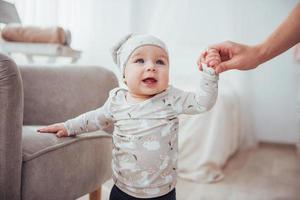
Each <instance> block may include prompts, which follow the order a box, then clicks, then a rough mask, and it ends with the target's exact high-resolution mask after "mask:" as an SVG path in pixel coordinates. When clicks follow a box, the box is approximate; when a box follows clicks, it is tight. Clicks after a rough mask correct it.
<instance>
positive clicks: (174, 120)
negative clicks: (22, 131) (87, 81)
mask: <svg viewBox="0 0 300 200" xmlns="http://www.w3.org/2000/svg"><path fill="white" fill-rule="evenodd" d="M210 55H212V56H210V59H211V60H214V59H213V58H214V56H213V55H218V53H216V52H213V51H212V52H211V53H210ZM113 58H114V61H115V63H116V64H117V65H118V67H119V68H120V69H121V72H122V74H123V78H124V83H125V84H126V86H127V89H125V88H120V87H118V88H115V89H113V90H112V91H110V94H109V97H108V99H107V101H106V103H105V104H104V105H103V106H102V107H100V108H98V109H96V110H93V111H90V112H87V113H84V114H82V115H80V116H78V117H76V118H74V119H70V120H68V121H66V122H64V123H60V124H54V125H50V126H47V127H44V128H40V129H38V131H39V132H51V133H56V135H57V137H64V136H71V135H77V134H81V133H84V132H90V131H95V130H99V129H101V130H103V129H104V130H105V129H106V128H108V127H109V126H111V125H113V126H114V132H113V134H112V139H113V150H112V155H113V160H112V171H113V180H114V183H115V185H114V186H113V188H112V190H111V194H110V200H123V199H128V200H129V199H130V200H133V199H141V198H142V199H157V200H163V199H166V200H175V199H176V193H175V185H176V176H177V174H176V169H177V158H178V115H179V114H199V113H202V112H206V111H208V110H209V109H210V108H211V107H212V106H213V105H214V103H215V101H216V98H217V93H218V75H216V74H215V73H214V71H213V69H212V68H208V67H205V66H204V67H203V71H202V72H200V74H201V75H202V83H201V84H200V85H199V86H198V87H200V89H201V92H200V93H198V94H196V93H192V92H185V91H182V90H179V89H177V88H174V87H172V86H170V85H169V56H168V50H167V47H166V45H165V44H164V43H163V42H162V41H161V40H159V39H158V38H156V37H154V36H151V35H144V34H134V35H129V36H127V37H125V38H124V39H123V40H121V41H120V42H119V43H118V45H116V46H115V48H114V52H113ZM215 60H217V58H216V59H215Z"/></svg>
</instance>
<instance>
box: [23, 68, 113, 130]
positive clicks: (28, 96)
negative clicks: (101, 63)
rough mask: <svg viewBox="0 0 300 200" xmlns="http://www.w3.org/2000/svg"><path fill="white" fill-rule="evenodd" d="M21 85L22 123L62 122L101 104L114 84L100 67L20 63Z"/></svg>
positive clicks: (110, 77)
mask: <svg viewBox="0 0 300 200" xmlns="http://www.w3.org/2000/svg"><path fill="white" fill-rule="evenodd" d="M20 71H21V76H22V80H23V89H24V124H25V125H47V124H52V123H57V122H63V121H65V120H67V119H70V118H73V117H76V116H77V115H79V114H81V113H84V112H87V111H90V110H93V109H96V108H98V107H100V106H101V105H103V104H104V103H105V101H106V99H107V97H108V94H109V91H110V90H111V89H113V88H115V87H117V86H118V81H117V78H116V76H115V75H114V74H113V73H112V72H111V71H109V70H107V69H105V68H102V67H96V66H95V67H87V66H81V67H80V66H20Z"/></svg>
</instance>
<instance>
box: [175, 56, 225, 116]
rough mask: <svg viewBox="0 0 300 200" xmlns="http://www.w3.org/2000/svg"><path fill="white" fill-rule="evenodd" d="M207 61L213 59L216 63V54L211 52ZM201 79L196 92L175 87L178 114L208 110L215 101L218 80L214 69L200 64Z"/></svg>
mask: <svg viewBox="0 0 300 200" xmlns="http://www.w3.org/2000/svg"><path fill="white" fill-rule="evenodd" d="M211 53H212V54H210V56H208V57H207V58H209V61H210V62H211V61H214V64H218V63H219V61H218V54H216V52H211ZM202 66H203V67H202V70H201V81H200V87H199V88H198V92H196V93H194V92H185V91H182V90H178V89H176V90H175V92H174V94H175V95H174V96H177V98H176V101H175V102H176V104H177V105H176V106H175V107H176V108H177V112H178V113H179V114H181V113H182V114H198V113H201V112H206V111H208V110H210V109H211V108H212V107H213V105H214V104H215V102H216V99H217V96H218V80H219V76H218V75H217V74H216V73H215V71H214V69H213V68H211V67H207V65H206V64H203V65H202Z"/></svg>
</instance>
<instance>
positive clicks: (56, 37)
mask: <svg viewBox="0 0 300 200" xmlns="http://www.w3.org/2000/svg"><path fill="white" fill-rule="evenodd" d="M1 34H2V38H3V39H4V40H7V41H13V42H35V43H58V44H62V45H68V46H70V44H71V32H70V31H69V30H65V29H63V28H62V27H59V26H56V27H38V26H22V25H20V24H8V25H6V26H5V27H4V28H3V29H2V31H1Z"/></svg>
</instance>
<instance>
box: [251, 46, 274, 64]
mask: <svg viewBox="0 0 300 200" xmlns="http://www.w3.org/2000/svg"><path fill="white" fill-rule="evenodd" d="M253 49H254V52H255V53H256V54H257V59H256V66H258V65H260V64H262V63H264V62H265V61H267V60H268V57H269V56H268V55H269V53H270V51H269V49H268V47H267V46H266V45H264V44H263V43H260V44H257V45H255V46H254V47H253Z"/></svg>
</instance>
